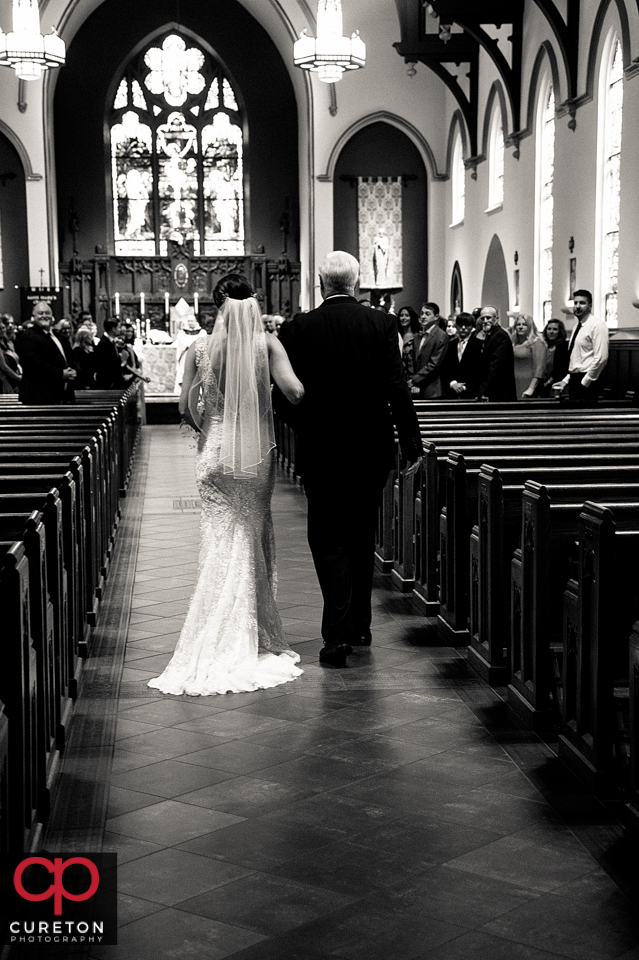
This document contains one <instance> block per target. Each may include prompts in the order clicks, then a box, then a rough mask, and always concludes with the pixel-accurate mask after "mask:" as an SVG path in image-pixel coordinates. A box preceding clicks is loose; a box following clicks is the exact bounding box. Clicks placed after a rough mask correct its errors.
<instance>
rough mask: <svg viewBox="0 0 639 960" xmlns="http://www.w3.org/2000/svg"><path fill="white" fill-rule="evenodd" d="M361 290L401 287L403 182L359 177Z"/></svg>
mask: <svg viewBox="0 0 639 960" xmlns="http://www.w3.org/2000/svg"><path fill="white" fill-rule="evenodd" d="M357 213H358V226H359V263H360V272H361V277H360V284H359V285H360V287H361V288H362V289H364V290H388V289H391V288H401V287H402V286H403V285H404V281H403V274H402V182H401V180H391V179H390V178H385V177H358V186H357Z"/></svg>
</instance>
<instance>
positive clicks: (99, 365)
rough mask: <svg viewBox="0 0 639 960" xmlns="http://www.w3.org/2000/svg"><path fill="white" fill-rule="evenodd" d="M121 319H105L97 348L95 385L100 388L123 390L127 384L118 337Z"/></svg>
mask: <svg viewBox="0 0 639 960" xmlns="http://www.w3.org/2000/svg"><path fill="white" fill-rule="evenodd" d="M119 333H120V321H119V320H105V321H104V334H103V335H102V337H101V338H100V342H99V343H98V345H97V347H96V348H95V370H96V373H95V385H96V387H97V389H98V390H123V389H124V387H125V386H126V384H125V382H124V374H123V372H122V362H121V360H120V353H119V351H118V348H117V346H116V342H115V341H116V339H117V337H118V334H119Z"/></svg>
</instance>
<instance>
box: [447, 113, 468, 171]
mask: <svg viewBox="0 0 639 960" xmlns="http://www.w3.org/2000/svg"><path fill="white" fill-rule="evenodd" d="M457 131H459V136H460V137H461V142H462V151H463V154H464V160H469V159H470V138H469V135H468V131H467V129H466V122H465V120H464V115H463V113H462V112H461V110H455V112H454V113H453V115H452V117H451V118H450V125H449V127H448V143H447V145H446V179H447V178H449V177H450V175H451V170H452V162H453V150H454V147H455V137H456V136H457Z"/></svg>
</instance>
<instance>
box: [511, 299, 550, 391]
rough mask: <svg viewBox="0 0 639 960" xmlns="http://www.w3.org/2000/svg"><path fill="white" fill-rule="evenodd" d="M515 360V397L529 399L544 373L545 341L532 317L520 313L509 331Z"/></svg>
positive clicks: (538, 385) (537, 388) (541, 381)
mask: <svg viewBox="0 0 639 960" xmlns="http://www.w3.org/2000/svg"><path fill="white" fill-rule="evenodd" d="M510 339H511V341H512V345H513V356H514V360H515V387H516V390H517V399H519V400H531V399H532V398H533V397H534V396H535V395H536V394H537V391H538V390H539V389H540V388H541V385H542V383H543V380H544V376H545V374H546V359H547V358H546V343H545V340H544V339H543V338H542V337H540V336H539V334H538V333H537V328H536V327H535V322H534V320H533V318H532V317H531V316H530V315H529V314H526V313H520V314H518V315H517V317H516V318H515V326H514V327H513V329H512V330H511V331H510Z"/></svg>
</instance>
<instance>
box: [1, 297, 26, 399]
mask: <svg viewBox="0 0 639 960" xmlns="http://www.w3.org/2000/svg"><path fill="white" fill-rule="evenodd" d="M5 318H8V319H9V321H10V322H11V323H12V322H13V317H11V315H10V314H4V316H2V317H0V393H17V392H18V384H19V383H20V381H21V380H22V367H21V366H20V362H19V359H18V354H17V353H16V352H15V349H14V346H13V342H12V341H11V340H10V339H9V327H8V324H7V323H6V321H5Z"/></svg>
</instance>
